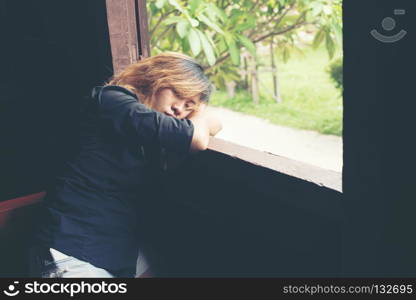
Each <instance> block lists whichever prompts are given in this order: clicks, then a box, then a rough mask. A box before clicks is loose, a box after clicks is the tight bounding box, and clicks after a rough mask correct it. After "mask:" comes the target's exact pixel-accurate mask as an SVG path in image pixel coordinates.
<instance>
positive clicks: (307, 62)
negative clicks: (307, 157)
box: [211, 48, 342, 136]
mask: <svg viewBox="0 0 416 300" xmlns="http://www.w3.org/2000/svg"><path fill="white" fill-rule="evenodd" d="M304 54H305V55H304V56H302V55H300V54H297V55H293V57H291V59H290V60H289V61H288V62H287V63H286V64H285V63H283V62H282V61H278V68H279V82H280V88H281V94H282V98H283V102H282V103H275V102H274V100H273V98H272V96H271V92H272V89H273V88H272V87H273V83H272V76H271V73H269V72H260V73H259V78H260V86H259V88H260V95H261V96H260V104H259V105H255V104H254V103H253V102H252V99H251V95H250V94H249V93H248V92H247V91H237V94H236V96H235V97H234V98H233V99H228V96H227V93H226V92H224V91H216V92H215V93H214V94H213V96H212V100H211V103H212V105H214V106H221V107H226V108H229V109H232V110H235V111H239V112H243V113H247V114H250V115H254V116H257V117H260V118H263V119H267V120H269V121H270V122H272V123H274V124H279V125H284V126H289V127H294V128H300V129H308V130H314V131H318V132H320V133H323V134H332V135H337V136H341V135H342V96H341V92H340V90H338V89H336V88H335V86H334V84H333V82H332V81H331V79H330V77H329V74H328V73H327V72H326V68H327V67H328V64H329V63H330V60H329V58H328V55H327V53H326V51H325V49H322V48H321V49H318V50H313V49H311V48H308V49H305V50H304ZM264 60H265V61H264V62H265V66H268V62H269V58H268V57H267V56H266V57H264Z"/></svg>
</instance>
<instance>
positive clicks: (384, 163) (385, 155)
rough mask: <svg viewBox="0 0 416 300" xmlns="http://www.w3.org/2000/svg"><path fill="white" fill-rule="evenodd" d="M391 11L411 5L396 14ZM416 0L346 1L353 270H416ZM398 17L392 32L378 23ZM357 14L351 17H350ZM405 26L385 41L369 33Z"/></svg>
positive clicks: (347, 207) (348, 244) (348, 235)
mask: <svg viewBox="0 0 416 300" xmlns="http://www.w3.org/2000/svg"><path fill="white" fill-rule="evenodd" d="M394 9H406V15H402V16H395V15H394V13H393V11H394ZM415 9H416V3H415V1H405V0H397V1H384V0H383V1H379V0H369V1H354V0H345V1H344V55H345V62H344V88H345V92H344V114H345V115H344V174H343V178H344V180H343V183H344V186H343V191H344V194H345V201H344V202H343V204H344V205H343V211H344V212H345V216H346V219H345V230H344V232H345V240H344V245H345V248H344V249H345V251H344V253H345V260H344V261H345V264H344V271H345V274H346V275H349V276H379V277H389V276H390V277H393V276H412V277H414V276H415V275H416V256H415V253H416V239H415V238H414V230H415V228H416V222H415V221H416V219H415V211H416V194H415V191H414V186H415V184H414V177H415V176H414V173H415V163H414V162H415V153H416V149H415V143H414V139H415V138H414V137H415V132H414V130H415V125H414V120H415V108H416V105H415V101H414V98H415V97H414V93H415V92H414V86H415V76H414V72H415V67H416V62H415V53H416V51H415V50H416V49H415V42H414V36H413V35H412V31H414V28H415V27H416V26H415V25H416V24H415V18H414V15H413V12H414V11H415ZM385 17H392V18H394V19H395V20H396V23H397V27H396V28H395V30H393V31H392V32H386V31H385V30H383V29H382V28H381V21H382V20H383V18H385ZM352 20H354V21H352ZM372 29H377V30H378V31H379V32H381V33H383V34H386V35H393V34H396V33H398V32H399V31H400V30H406V31H407V32H408V35H407V36H406V37H405V38H404V39H403V40H401V41H399V42H397V43H393V44H383V43H381V42H379V41H377V40H375V39H373V38H372V37H371V35H370V31H371V30H372Z"/></svg>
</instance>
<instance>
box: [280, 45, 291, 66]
mask: <svg viewBox="0 0 416 300" xmlns="http://www.w3.org/2000/svg"><path fill="white" fill-rule="evenodd" d="M282 55H283V62H284V63H287V62H288V60H289V58H290V51H289V49H288V48H287V47H285V48H283V53H282Z"/></svg>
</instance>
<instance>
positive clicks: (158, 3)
mask: <svg viewBox="0 0 416 300" xmlns="http://www.w3.org/2000/svg"><path fill="white" fill-rule="evenodd" d="M165 4H166V0H157V1H156V4H155V5H156V7H157V8H159V9H161V8H162V7H163V6H164V5H165Z"/></svg>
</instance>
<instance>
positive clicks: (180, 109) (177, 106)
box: [172, 103, 184, 117]
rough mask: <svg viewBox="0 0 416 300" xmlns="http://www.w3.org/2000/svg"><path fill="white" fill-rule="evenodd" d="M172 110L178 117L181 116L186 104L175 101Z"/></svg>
mask: <svg viewBox="0 0 416 300" xmlns="http://www.w3.org/2000/svg"><path fill="white" fill-rule="evenodd" d="M172 110H173V112H174V114H175V116H176V117H178V116H180V115H181V114H182V112H183V110H184V106H183V105H182V104H179V103H174V104H173V105H172Z"/></svg>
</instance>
